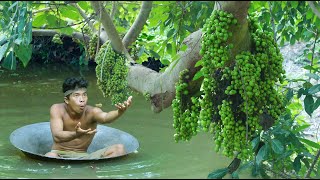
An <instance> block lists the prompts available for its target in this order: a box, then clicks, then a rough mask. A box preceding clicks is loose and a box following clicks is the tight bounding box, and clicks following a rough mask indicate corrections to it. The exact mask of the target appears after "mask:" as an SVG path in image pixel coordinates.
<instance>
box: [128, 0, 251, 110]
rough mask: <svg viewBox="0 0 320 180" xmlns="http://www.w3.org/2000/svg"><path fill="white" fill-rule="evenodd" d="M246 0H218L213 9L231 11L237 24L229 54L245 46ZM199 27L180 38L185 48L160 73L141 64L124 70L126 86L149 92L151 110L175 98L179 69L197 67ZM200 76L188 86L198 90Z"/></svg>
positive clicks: (232, 55)
mask: <svg viewBox="0 0 320 180" xmlns="http://www.w3.org/2000/svg"><path fill="white" fill-rule="evenodd" d="M249 4H250V2H249V1H218V2H217V5H216V6H215V9H217V10H219V9H221V10H224V11H227V12H229V13H232V14H233V15H234V16H235V18H236V19H237V20H238V25H237V26H232V27H231V28H232V29H231V31H232V33H233V36H232V38H231V39H230V40H229V42H230V43H233V44H234V48H233V50H232V51H231V54H230V58H231V60H232V59H234V57H235V55H236V54H237V53H239V52H240V51H243V50H249V49H250V47H251V44H250V35H249V31H248V22H247V19H246V18H247V14H248V8H249ZM201 36H202V31H201V30H198V31H196V32H194V33H192V34H190V35H189V36H188V37H187V38H186V39H185V41H184V43H185V44H186V45H187V46H188V48H187V50H186V51H185V52H178V53H179V54H180V57H181V58H180V59H179V60H178V61H177V62H173V63H171V64H170V66H169V67H168V68H167V69H166V71H165V72H163V73H157V72H155V71H153V70H150V69H148V68H146V67H143V66H141V65H132V66H130V71H129V74H128V83H129V86H130V87H131V88H132V89H133V90H136V91H138V92H140V93H142V94H150V98H151V101H150V102H151V109H152V110H153V112H155V113H159V112H161V111H162V110H163V109H165V108H167V107H169V106H170V105H171V103H172V100H173V99H174V98H175V83H176V82H178V80H179V73H180V71H182V70H184V69H189V71H190V76H191V77H193V76H194V75H195V73H196V72H197V71H198V70H199V68H200V67H198V68H194V65H195V63H196V62H197V61H198V60H200V59H201V56H200V54H199V51H200V48H201ZM200 81H201V79H199V80H198V81H197V82H195V84H194V87H193V88H192V89H194V90H198V89H199V88H200V85H201V82H200Z"/></svg>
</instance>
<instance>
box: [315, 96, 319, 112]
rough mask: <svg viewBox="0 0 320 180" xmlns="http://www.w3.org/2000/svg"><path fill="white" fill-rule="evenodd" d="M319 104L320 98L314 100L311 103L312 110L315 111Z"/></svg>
mask: <svg viewBox="0 0 320 180" xmlns="http://www.w3.org/2000/svg"><path fill="white" fill-rule="evenodd" d="M319 105H320V98H318V99H317V100H316V102H315V103H314V104H313V111H315V110H316V109H317V108H318V107H319Z"/></svg>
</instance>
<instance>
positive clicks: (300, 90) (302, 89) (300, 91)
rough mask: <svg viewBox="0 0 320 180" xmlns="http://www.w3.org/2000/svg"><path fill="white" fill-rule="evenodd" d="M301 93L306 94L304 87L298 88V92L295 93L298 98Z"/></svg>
mask: <svg viewBox="0 0 320 180" xmlns="http://www.w3.org/2000/svg"><path fill="white" fill-rule="evenodd" d="M302 94H303V95H306V94H307V91H306V90H305V89H304V88H300V89H299V90H298V94H297V97H298V98H300V97H301V96H302Z"/></svg>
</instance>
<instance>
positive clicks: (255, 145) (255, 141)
mask: <svg viewBox="0 0 320 180" xmlns="http://www.w3.org/2000/svg"><path fill="white" fill-rule="evenodd" d="M259 142H260V136H257V137H255V138H254V139H253V140H252V141H251V148H252V149H253V151H254V152H255V151H256V149H257V148H258V145H259Z"/></svg>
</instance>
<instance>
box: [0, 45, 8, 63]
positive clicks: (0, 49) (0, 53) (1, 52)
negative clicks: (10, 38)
mask: <svg viewBox="0 0 320 180" xmlns="http://www.w3.org/2000/svg"><path fill="white" fill-rule="evenodd" d="M8 47H9V42H7V43H5V44H4V45H3V46H1V47H0V61H1V59H2V58H3V56H4V55H5V54H6V52H7V50H8Z"/></svg>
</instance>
